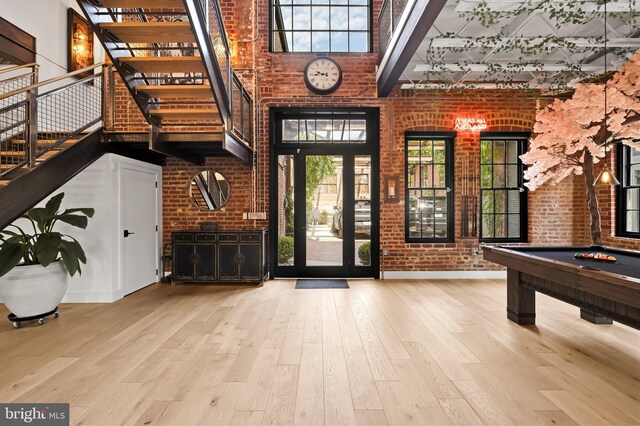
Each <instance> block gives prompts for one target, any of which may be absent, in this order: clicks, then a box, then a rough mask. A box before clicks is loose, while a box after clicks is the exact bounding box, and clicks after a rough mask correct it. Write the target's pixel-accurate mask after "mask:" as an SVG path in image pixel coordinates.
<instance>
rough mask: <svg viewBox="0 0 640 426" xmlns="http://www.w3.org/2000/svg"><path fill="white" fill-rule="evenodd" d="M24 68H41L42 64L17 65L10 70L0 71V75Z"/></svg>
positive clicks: (3, 69)
mask: <svg viewBox="0 0 640 426" xmlns="http://www.w3.org/2000/svg"><path fill="white" fill-rule="evenodd" d="M22 68H40V64H37V63H35V62H29V63H28V64H22V65H16V66H14V67H9V68H2V69H0V74H4V73H7V72H11V71H18V70H19V69H22Z"/></svg>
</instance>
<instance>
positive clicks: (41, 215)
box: [27, 207, 53, 232]
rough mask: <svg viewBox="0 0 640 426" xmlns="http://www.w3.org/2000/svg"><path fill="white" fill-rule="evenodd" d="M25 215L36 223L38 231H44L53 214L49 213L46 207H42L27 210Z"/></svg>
mask: <svg viewBox="0 0 640 426" xmlns="http://www.w3.org/2000/svg"><path fill="white" fill-rule="evenodd" d="M27 216H28V217H29V219H31V220H33V221H34V222H35V223H36V224H37V225H38V229H39V230H40V232H44V230H45V229H46V227H47V225H48V224H49V223H50V222H51V221H52V220H53V214H52V213H49V210H48V209H46V208H42V207H38V208H35V209H31V210H29V212H28V213H27Z"/></svg>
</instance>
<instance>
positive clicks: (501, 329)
mask: <svg viewBox="0 0 640 426" xmlns="http://www.w3.org/2000/svg"><path fill="white" fill-rule="evenodd" d="M350 284H351V289H348V290H295V289H294V288H293V287H294V282H293V281H271V282H268V283H267V284H266V285H265V286H264V287H262V288H255V287H250V286H247V287H229V286H207V285H177V286H167V285H161V284H157V285H153V286H151V287H148V288H146V289H144V290H142V291H140V292H138V293H135V294H133V295H131V296H128V297H126V298H125V299H123V300H121V301H119V302H117V303H114V304H109V305H96V304H92V305H64V306H62V309H61V316H60V318H59V319H57V320H54V319H50V320H48V321H47V324H46V325H45V326H43V327H39V326H37V325H35V326H24V328H22V329H19V330H14V329H13V328H12V326H11V324H10V323H9V322H8V321H6V320H4V318H2V321H0V365H1V366H2V368H0V401H2V402H69V403H71V415H72V423H73V424H87V425H88V424H109V425H116V424H145V425H148V424H180V425H184V424H247V425H249V424H260V423H263V424H291V423H297V424H305V425H307V424H308V425H312V424H323V423H324V424H331V425H334V424H370V425H377V424H394V425H395V424H449V423H453V424H492V425H493V424H576V423H580V424H640V332H639V331H636V330H633V329H631V328H628V327H625V326H622V325H618V324H614V325H613V326H596V325H593V324H590V323H587V322H585V321H582V320H580V319H579V318H578V309H577V308H573V307H571V306H569V305H567V304H565V303H562V302H559V301H556V300H553V299H550V298H547V297H545V296H542V295H538V324H537V326H536V327H532V326H527V327H521V326H518V325H515V324H513V323H511V322H509V321H508V320H507V319H506V314H505V299H506V287H505V284H504V282H502V281H489V280H485V281H479V280H478V281H454V280H450V281H446V280H440V281H427V280H422V281H351V282H350ZM0 313H1V314H2V315H3V316H4V315H5V314H6V311H5V310H4V308H2V312H0Z"/></svg>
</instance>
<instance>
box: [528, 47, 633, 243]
mask: <svg viewBox="0 0 640 426" xmlns="http://www.w3.org/2000/svg"><path fill="white" fill-rule="evenodd" d="M606 84H607V111H606V126H605V106H604V104H605V91H604V85H603V84H577V85H576V89H575V93H574V94H573V96H572V97H571V98H569V99H567V100H560V99H557V100H555V101H554V102H553V103H551V104H549V105H548V106H546V107H545V108H542V109H539V110H538V112H537V114H536V124H535V125H534V128H533V131H534V133H535V134H536V136H534V137H533V138H532V139H531V141H530V146H529V151H528V152H527V153H526V154H524V155H522V156H521V157H520V158H521V159H522V162H523V163H524V164H526V165H527V166H528V169H527V170H526V171H525V173H524V178H525V180H527V183H525V185H526V186H527V187H528V188H529V189H530V190H531V191H535V190H536V189H537V188H539V187H540V186H541V185H543V184H544V183H547V182H551V183H552V184H556V183H558V182H560V181H562V180H564V179H565V178H566V177H568V176H570V175H572V174H575V175H582V176H584V182H585V186H586V190H587V206H588V208H589V215H590V217H591V225H590V233H591V242H592V244H594V245H600V244H602V226H601V220H600V210H599V208H598V199H597V197H596V189H595V183H594V182H595V173H594V164H595V163H598V162H599V161H600V160H602V159H603V158H604V157H605V149H604V147H605V143H608V142H619V143H625V144H627V145H630V146H632V147H634V148H638V149H640V51H638V52H636V54H635V55H634V56H633V57H632V58H631V59H630V60H629V62H627V63H626V64H625V65H624V66H623V67H622V68H621V69H620V70H619V71H618V72H617V73H616V74H615V75H614V76H613V78H611V79H610V80H609V81H608V82H607V83H606Z"/></svg>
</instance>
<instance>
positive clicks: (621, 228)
mask: <svg viewBox="0 0 640 426" xmlns="http://www.w3.org/2000/svg"><path fill="white" fill-rule="evenodd" d="M632 149H633V148H632V147H630V146H628V145H624V144H622V143H618V149H617V152H616V154H617V161H616V166H617V167H616V168H617V171H618V173H617V174H618V180H619V181H620V185H618V187H617V190H616V234H617V236H619V237H624V238H634V239H640V232H631V231H627V211H628V210H627V206H626V199H627V191H628V190H629V189H636V188H640V185H634V186H628V185H627V182H629V180H630V172H631V170H630V168H631V167H630V166H631V156H630V153H631V150H632ZM627 161H628V162H627ZM634 164H635V163H634ZM625 172H626V173H625Z"/></svg>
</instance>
